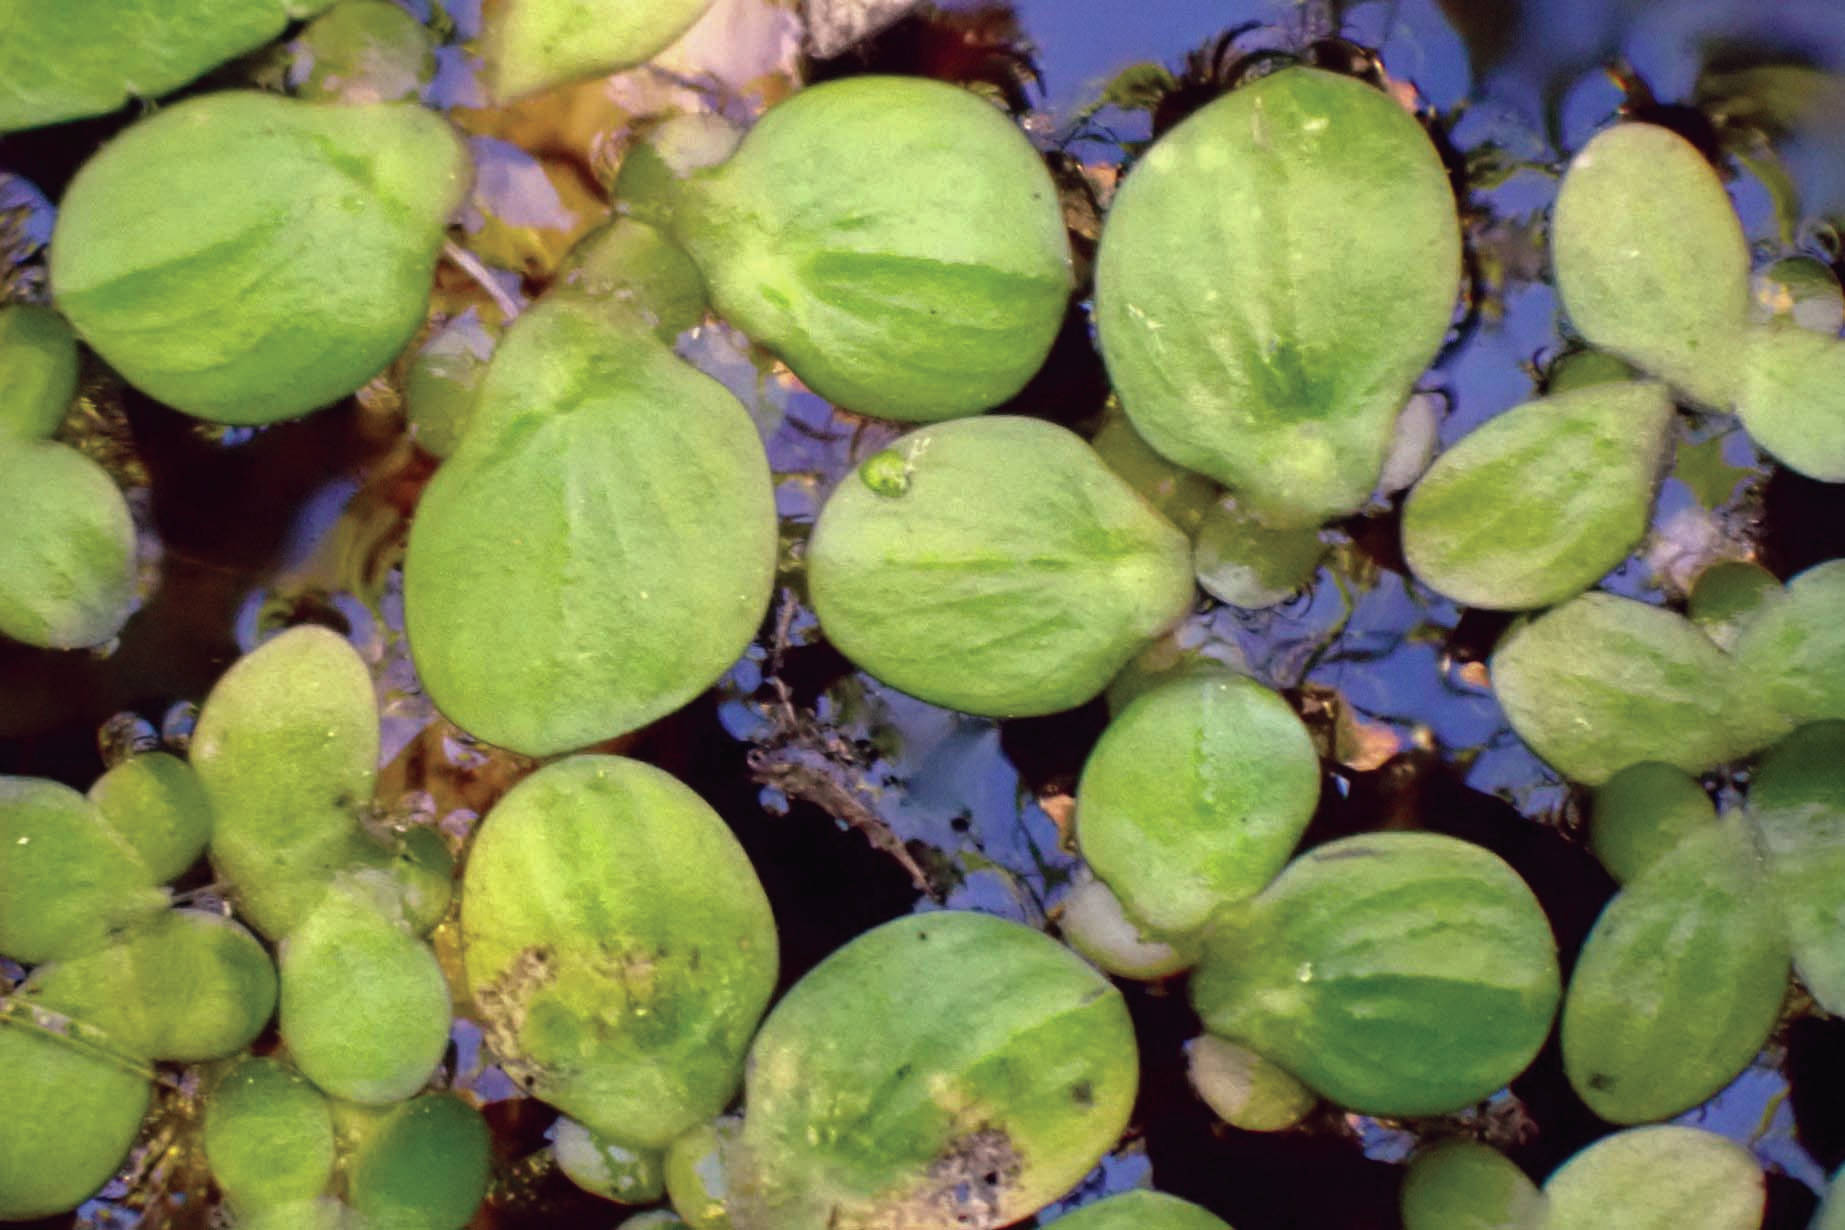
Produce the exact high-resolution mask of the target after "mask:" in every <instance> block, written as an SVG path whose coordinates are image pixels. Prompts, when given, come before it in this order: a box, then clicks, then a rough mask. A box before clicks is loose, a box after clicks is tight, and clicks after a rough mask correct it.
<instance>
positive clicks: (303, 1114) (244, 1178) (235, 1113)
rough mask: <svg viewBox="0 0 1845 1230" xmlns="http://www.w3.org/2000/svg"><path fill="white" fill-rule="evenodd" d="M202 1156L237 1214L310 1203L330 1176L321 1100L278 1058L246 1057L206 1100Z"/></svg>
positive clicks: (330, 1145) (329, 1141)
mask: <svg viewBox="0 0 1845 1230" xmlns="http://www.w3.org/2000/svg"><path fill="white" fill-rule="evenodd" d="M205 1157H206V1160H207V1161H209V1162H210V1163H211V1177H212V1178H213V1179H215V1180H216V1181H217V1184H218V1187H219V1188H220V1189H221V1190H222V1191H223V1192H224V1195H225V1198H226V1199H227V1200H228V1201H229V1202H230V1204H231V1207H232V1208H233V1209H235V1210H236V1211H237V1212H238V1213H239V1214H240V1215H242V1216H248V1215H249V1214H250V1213H252V1212H255V1211H256V1210H259V1209H267V1208H274V1207H276V1206H284V1205H291V1204H297V1203H301V1202H304V1201H311V1200H313V1199H314V1198H315V1197H317V1196H319V1195H320V1194H321V1193H322V1192H323V1191H325V1190H326V1189H327V1184H329V1183H330V1182H332V1181H333V1166H334V1161H335V1151H334V1136H333V1115H332V1113H331V1111H330V1110H329V1109H328V1107H327V1099H326V1098H325V1097H324V1096H322V1094H321V1092H320V1090H318V1089H316V1088H314V1086H313V1085H311V1084H309V1083H308V1081H307V1080H306V1078H304V1077H302V1076H301V1075H299V1074H298V1073H296V1072H295V1071H293V1070H292V1069H290V1068H288V1067H285V1066H284V1065H283V1064H282V1063H280V1062H278V1061H277V1060H274V1059H266V1058H254V1057H252V1058H247V1059H245V1060H243V1061H242V1062H241V1063H239V1064H238V1065H237V1066H236V1067H234V1068H232V1069H231V1070H230V1071H228V1072H226V1073H225V1074H224V1075H223V1076H222V1077H220V1078H219V1080H218V1083H217V1085H215V1086H214V1087H213V1088H212V1091H211V1094H210V1096H209V1097H207V1098H206V1101H205Z"/></svg>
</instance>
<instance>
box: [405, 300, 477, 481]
mask: <svg viewBox="0 0 1845 1230" xmlns="http://www.w3.org/2000/svg"><path fill="white" fill-rule="evenodd" d="M498 336H499V334H498V330H489V329H488V328H487V326H485V325H483V324H482V323H481V320H480V317H479V316H478V315H477V314H476V313H475V311H474V309H473V308H469V309H468V310H467V311H466V312H463V313H462V314H461V315H460V316H457V317H456V318H455V319H453V320H451V321H449V322H448V323H447V324H446V325H444V326H442V328H440V329H438V330H437V331H436V332H435V334H434V335H433V336H432V337H431V338H430V339H429V340H428V341H427V342H425V343H424V344H423V348H422V349H421V350H419V351H417V353H416V358H415V359H413V360H411V363H410V371H409V373H408V374H407V375H406V376H405V377H404V415H405V417H406V419H408V421H409V427H410V434H411V436H412V437H414V438H415V440H416V442H417V443H418V444H419V445H421V446H422V447H423V449H424V451H425V452H428V453H430V454H432V455H434V456H436V457H447V456H449V455H450V454H452V453H453V452H454V451H455V450H456V449H457V448H459V447H461V438H462V436H463V435H464V434H466V432H467V429H468V424H469V422H471V421H472V420H473V418H474V401H475V398H476V396H477V395H478V394H479V392H480V383H481V381H482V380H483V379H484V378H485V377H486V374H487V362H488V360H489V359H491V358H493V348H494V345H495V344H496V342H497V341H498Z"/></svg>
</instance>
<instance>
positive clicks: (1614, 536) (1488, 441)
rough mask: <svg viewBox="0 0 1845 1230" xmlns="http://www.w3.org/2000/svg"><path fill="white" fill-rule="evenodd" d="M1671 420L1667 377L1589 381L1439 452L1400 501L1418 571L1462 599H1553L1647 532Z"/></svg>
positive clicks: (1406, 547)
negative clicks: (1645, 380)
mask: <svg viewBox="0 0 1845 1230" xmlns="http://www.w3.org/2000/svg"><path fill="white" fill-rule="evenodd" d="M1671 425H1672V403H1671V401H1670V400H1669V399H1668V398H1667V396H1666V390H1665V387H1664V386H1663V385H1658V384H1633V383H1625V384H1596V385H1591V386H1589V387H1588V388H1584V389H1578V390H1577V391H1575V392H1573V393H1563V394H1558V395H1556V396H1554V397H1548V398H1544V399H1543V400H1540V401H1534V402H1527V403H1526V404H1524V405H1522V406H1517V407H1515V408H1513V409H1511V410H1508V411H1506V412H1505V413H1504V414H1501V415H1499V416H1497V417H1495V418H1493V419H1490V420H1488V421H1487V422H1486V423H1485V424H1484V425H1482V426H1481V427H1478V428H1476V429H1475V430H1474V431H1473V432H1471V433H1470V434H1469V435H1468V436H1467V437H1466V438H1465V439H1463V440H1462V441H1461V442H1460V443H1459V444H1457V445H1456V446H1455V447H1453V448H1451V449H1449V450H1448V451H1447V452H1445V453H1443V454H1442V455H1441V457H1440V458H1439V459H1438V460H1437V461H1436V462H1435V464H1434V466H1433V467H1431V468H1430V470H1429V472H1428V473H1427V474H1425V475H1424V476H1423V478H1422V481H1421V482H1419V483H1417V484H1416V488H1415V490H1414V491H1412V492H1410V496H1409V502H1408V503H1407V504H1406V505H1405V506H1404V508H1403V554H1404V557H1405V558H1406V559H1407V560H1408V561H1409V566H1410V569H1411V570H1412V571H1413V572H1414V573H1415V574H1416V578H1417V579H1418V580H1420V581H1421V582H1422V583H1423V584H1425V585H1428V586H1429V587H1431V588H1433V589H1437V590H1440V591H1441V592H1442V593H1443V594H1445V595H1447V596H1448V597H1449V598H1452V599H1454V600H1455V601H1456V602H1459V603H1462V604H1464V605H1467V606H1477V607H1487V608H1490V609H1493V610H1522V609H1525V608H1529V607H1541V606H1549V605H1550V604H1552V603H1554V602H1559V601H1561V600H1563V599H1564V598H1568V597H1570V596H1571V595H1573V594H1576V593H1579V592H1581V591H1582V590H1584V589H1587V588H1588V587H1589V586H1591V585H1593V584H1595V582H1596V581H1597V580H1599V579H1600V578H1601V577H1602V576H1603V575H1604V574H1606V573H1607V572H1608V570H1609V569H1611V568H1613V567H1614V566H1615V565H1616V564H1618V563H1620V562H1621V561H1622V560H1623V559H1625V558H1626V557H1627V553H1628V552H1629V551H1631V550H1632V549H1633V548H1634V546H1635V544H1637V543H1638V542H1639V541H1640V540H1641V539H1642V538H1643V537H1645V536H1646V526H1647V518H1648V514H1649V512H1650V511H1651V509H1652V504H1653V488H1654V485H1655V482H1656V480H1657V478H1658V475H1659V464H1660V459H1661V456H1662V454H1663V453H1664V451H1665V447H1666V437H1667V432H1668V430H1669V429H1670V427H1671Z"/></svg>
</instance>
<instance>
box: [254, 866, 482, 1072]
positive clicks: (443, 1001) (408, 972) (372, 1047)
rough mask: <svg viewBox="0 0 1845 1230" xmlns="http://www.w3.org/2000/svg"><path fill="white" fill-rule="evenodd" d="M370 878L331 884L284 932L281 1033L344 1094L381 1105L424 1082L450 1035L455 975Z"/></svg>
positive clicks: (304, 1064)
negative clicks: (373, 888)
mask: <svg viewBox="0 0 1845 1230" xmlns="http://www.w3.org/2000/svg"><path fill="white" fill-rule="evenodd" d="M395 904H396V903H395V902H391V901H386V902H380V901H378V900H377V899H376V898H375V895H374V894H372V893H371V892H369V891H367V889H366V888H365V887H360V886H357V885H353V884H339V885H336V886H334V887H333V888H332V889H331V890H330V891H328V892H326V893H325V894H324V895H323V896H322V898H321V900H320V903H319V904H318V905H316V906H315V907H314V909H313V910H312V912H310V913H309V914H308V915H307V917H306V918H305V919H303V920H302V922H301V924H300V925H299V926H297V927H296V928H295V929H294V930H293V931H291V932H290V933H289V936H288V938H287V939H286V940H284V941H283V942H282V948H281V954H280V966H281V975H282V995H281V1001H282V1002H281V1014H280V1015H281V1027H282V1040H283V1041H284V1042H286V1043H287V1044H288V1050H289V1054H291V1055H293V1056H294V1059H295V1062H296V1064H298V1065H299V1066H300V1068H301V1071H302V1074H303V1075H305V1076H306V1077H307V1078H308V1079H309V1080H311V1081H313V1082H314V1083H315V1084H316V1085H318V1086H320V1088H321V1089H323V1090H324V1091H326V1092H327V1093H329V1094H332V1095H333V1096H334V1097H336V1098H344V1099H345V1100H346V1101H349V1102H360V1103H364V1104H365V1105H368V1106H381V1105H383V1104H385V1103H387V1102H396V1101H401V1100H402V1099H404V1098H407V1097H409V1096H410V1095H411V1094H413V1093H415V1092H416V1091H417V1090H419V1089H421V1088H422V1087H423V1085H424V1083H425V1082H427V1081H428V1080H429V1077H430V1074H431V1073H432V1072H434V1071H435V1068H436V1064H437V1063H439V1062H440V1061H441V1059H442V1051H443V1049H444V1048H445V1047H446V1046H447V1045H448V1029H449V998H448V983H447V981H446V980H445V979H444V978H443V976H442V967H441V966H440V965H438V964H437V963H436V957H435V954H434V953H432V952H431V951H430V950H429V947H428V945H426V944H424V943H422V942H421V941H419V940H418V939H417V938H416V937H415V936H414V935H412V934H411V933H410V928H409V927H408V926H407V925H405V924H404V923H403V922H402V920H401V919H400V918H398V917H394V916H393V915H392V914H391V913H389V912H387V911H389V910H392V909H394V908H395Z"/></svg>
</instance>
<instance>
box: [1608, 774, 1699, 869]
mask: <svg viewBox="0 0 1845 1230" xmlns="http://www.w3.org/2000/svg"><path fill="white" fill-rule="evenodd" d="M1589 814H1590V820H1589V848H1590V849H1591V850H1593V851H1595V857H1596V858H1598V859H1600V860H1601V862H1602V866H1604V867H1606V868H1607V869H1608V874H1609V875H1611V876H1613V877H1614V878H1615V879H1617V880H1619V881H1621V882H1622V883H1623V884H1625V883H1627V882H1628V881H1630V880H1633V879H1636V878H1637V877H1639V876H1640V875H1641V874H1642V873H1643V872H1645V871H1646V869H1647V868H1648V867H1651V866H1652V865H1653V864H1654V863H1657V862H1658V861H1659V860H1660V859H1662V858H1664V857H1665V856H1666V855H1667V854H1670V853H1671V852H1672V850H1673V849H1674V847H1676V846H1677V845H1678V843H1679V842H1680V841H1682V840H1683V839H1684V838H1685V837H1686V836H1687V835H1689V834H1691V833H1695V832H1698V831H1700V830H1702V829H1705V828H1708V827H1709V826H1710V825H1712V824H1714V823H1716V820H1717V805H1716V804H1715V803H1712V802H1711V800H1710V795H1708V794H1706V793H1705V792H1704V787H1703V786H1701V785H1699V784H1698V779H1697V778H1695V777H1692V776H1690V775H1689V774H1687V773H1683V772H1681V771H1679V770H1678V769H1675V768H1673V767H1672V766H1671V765H1669V764H1659V763H1658V762H1656V761H1650V760H1649V761H1643V762H1642V763H1640V764H1635V765H1628V766H1627V767H1626V768H1625V769H1622V770H1621V771H1620V772H1619V773H1616V774H1615V775H1614V776H1613V777H1611V778H1609V779H1608V780H1607V781H1605V782H1603V783H1602V784H1601V785H1600V786H1597V787H1596V788H1595V799H1594V802H1593V803H1592V804H1591V806H1590V809H1589Z"/></svg>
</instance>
